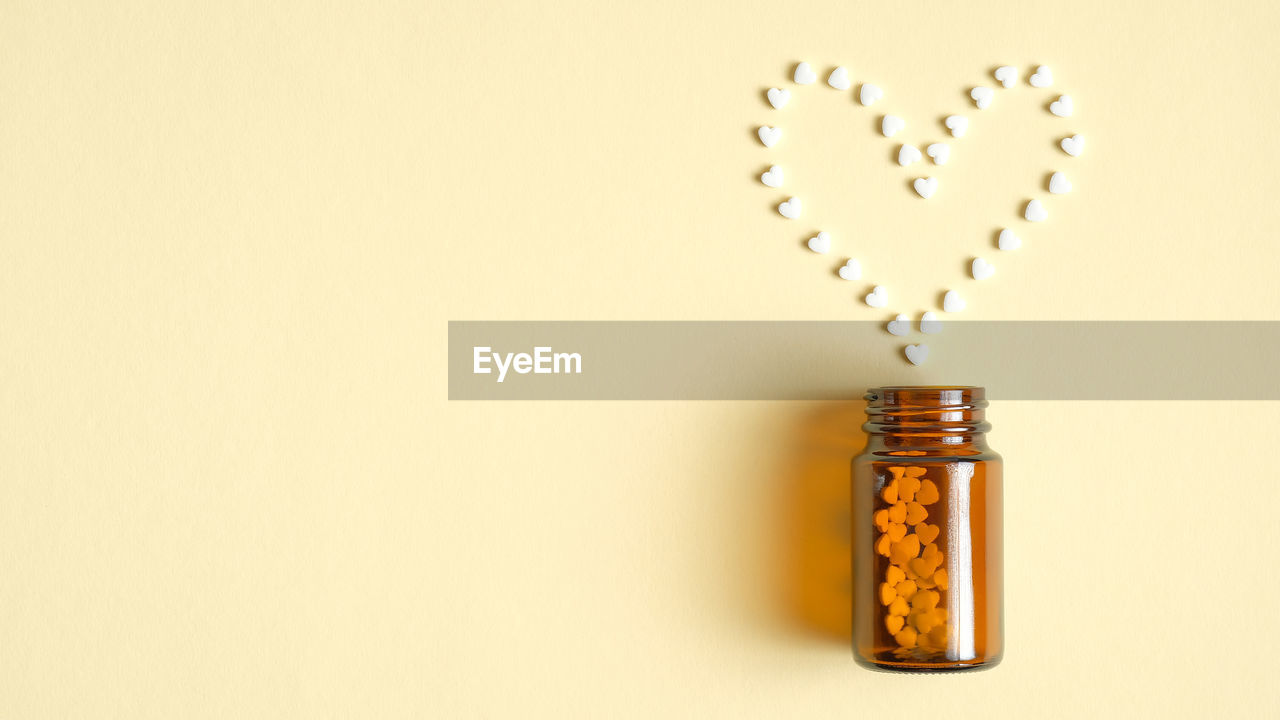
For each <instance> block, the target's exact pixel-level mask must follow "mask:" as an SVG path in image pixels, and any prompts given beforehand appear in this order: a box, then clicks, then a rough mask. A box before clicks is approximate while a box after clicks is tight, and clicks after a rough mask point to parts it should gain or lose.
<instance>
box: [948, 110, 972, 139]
mask: <svg viewBox="0 0 1280 720" xmlns="http://www.w3.org/2000/svg"><path fill="white" fill-rule="evenodd" d="M943 124H944V125H946V126H947V129H948V130H950V131H951V137H964V134H965V132H966V131H968V130H969V118H967V117H964V116H963V115H948V116H947V119H946V120H945V121H943Z"/></svg>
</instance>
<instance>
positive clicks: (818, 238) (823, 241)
mask: <svg viewBox="0 0 1280 720" xmlns="http://www.w3.org/2000/svg"><path fill="white" fill-rule="evenodd" d="M809 249H810V250H812V251H814V252H816V253H818V254H822V253H825V252H826V251H828V250H830V249H831V236H830V235H828V234H826V233H825V232H820V233H818V234H817V235H814V236H813V237H811V238H809Z"/></svg>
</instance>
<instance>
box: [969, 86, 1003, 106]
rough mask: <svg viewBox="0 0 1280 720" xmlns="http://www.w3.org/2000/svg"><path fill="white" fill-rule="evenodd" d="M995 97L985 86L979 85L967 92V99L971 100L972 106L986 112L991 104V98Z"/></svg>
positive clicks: (992, 91) (993, 91) (994, 92)
mask: <svg viewBox="0 0 1280 720" xmlns="http://www.w3.org/2000/svg"><path fill="white" fill-rule="evenodd" d="M995 96H996V91H995V90H992V89H991V88H989V87H987V86H985V85H979V86H978V87H976V88H974V89H972V90H970V91H969V97H971V98H973V104H974V105H977V106H978V109H979V110H986V109H987V106H988V105H990V104H991V98H993V97H995Z"/></svg>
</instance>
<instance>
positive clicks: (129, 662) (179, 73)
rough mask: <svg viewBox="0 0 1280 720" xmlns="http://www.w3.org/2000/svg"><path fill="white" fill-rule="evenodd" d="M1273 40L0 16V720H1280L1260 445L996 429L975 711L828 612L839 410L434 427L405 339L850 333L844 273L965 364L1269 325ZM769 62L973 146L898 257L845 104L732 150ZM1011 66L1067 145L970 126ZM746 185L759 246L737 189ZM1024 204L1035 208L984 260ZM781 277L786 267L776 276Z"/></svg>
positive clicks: (1083, 424) (580, 408)
mask: <svg viewBox="0 0 1280 720" xmlns="http://www.w3.org/2000/svg"><path fill="white" fill-rule="evenodd" d="M1277 26H1280V10H1277V6H1276V5H1274V4H1271V3H1262V2H1221V3H1212V4H1208V5H1206V4H1197V3H1156V2H1147V3H1119V2H1098V1H1094V0H1081V1H1080V2H1070V3H1028V2H1018V3H1014V2H1005V3H998V2H982V1H975V2H966V3H941V2H927V3H926V2H895V3H889V2H878V3H866V2H857V3H855V2H770V3H699V2H645V3H626V4H622V3H598V2H595V3H592V2H560V3H555V4H551V3H523V4H496V3H473V2H456V3H442V2H438V1H436V2H425V3H423V2H419V3H410V2H405V3H391V2H381V3H342V2H337V3H307V2H292V3H286V2H266V3H263V2H224V3H167V2H151V3H147V2H121V3H91V2H83V3H56V2H48V1H44V2H6V3H4V6H3V8H0V351H2V352H0V402H2V403H3V405H2V406H0V408H2V410H3V412H0V548H2V549H3V550H2V553H0V558H2V565H0V717H4V718H37V717H84V718H100V717H129V718H146V717H155V718H173V717H192V718H194V717H307V718H309V717H378V718H382V717H762V718H780V717H887V716H890V715H899V714H917V713H931V714H932V713H940V712H942V713H945V714H947V715H948V716H950V717H979V716H982V717H1028V716H1037V717H1070V718H1074V717H1082V716H1093V715H1100V716H1111V717H1135V716H1136V717H1142V716H1153V715H1155V714H1157V713H1160V714H1163V715H1165V716H1185V717H1205V716H1209V715H1214V716H1240V715H1243V714H1244V713H1248V712H1253V713H1260V714H1268V713H1271V714H1274V713H1275V712H1276V711H1277V700H1276V696H1275V693H1274V691H1273V678H1272V672H1271V669H1270V666H1269V663H1268V661H1269V659H1270V657H1271V655H1272V653H1273V650H1274V648H1275V647H1276V646H1277V643H1280V632H1278V631H1280V620H1278V619H1277V615H1276V613H1275V611H1274V606H1275V597H1276V593H1277V592H1278V591H1280V581H1278V580H1277V576H1276V572H1275V567H1276V566H1277V563H1278V562H1280V553H1278V552H1277V549H1276V543H1277V540H1278V538H1277V530H1276V524H1275V523H1274V521H1273V520H1274V514H1275V511H1276V510H1277V507H1278V504H1280V490H1277V485H1276V483H1275V481H1274V478H1273V473H1272V472H1271V467H1270V466H1269V464H1268V461H1269V460H1270V459H1271V456H1272V455H1273V453H1271V452H1269V448H1271V447H1273V446H1274V435H1275V432H1274V417H1275V412H1276V406H1275V404H1273V403H1271V404H1269V403H1256V404H1251V403H1172V402H1170V403H1123V402H1092V403H1065V402H1064V403H1052V402H1043V403H1010V402H999V401H998V400H997V402H996V403H994V404H993V406H992V409H991V418H992V420H993V422H994V423H995V431H994V432H993V433H992V436H991V440H992V443H993V445H994V446H995V447H996V448H997V449H998V450H1000V451H1001V452H1002V453H1003V454H1004V456H1005V459H1006V462H1007V469H1006V476H1007V478H1008V485H1007V491H1006V512H1007V527H1006V550H1007V583H1006V585H1007V587H1006V591H1007V598H1006V599H1007V611H1006V621H1007V640H1008V650H1007V654H1006V659H1005V661H1004V663H1003V664H1002V665H1001V666H1000V667H999V668H997V669H995V670H993V671H991V672H986V673H979V674H969V675H960V676H948V677H932V678H920V677H901V676H891V675H886V674H877V673H871V672H867V671H865V670H861V669H859V668H857V667H856V666H855V665H854V664H853V662H852V659H851V655H850V651H849V649H848V647H847V643H846V642H845V641H844V640H842V638H841V633H842V629H841V628H840V627H839V625H840V620H839V615H840V613H838V612H837V613H834V614H833V611H832V607H837V608H838V604H837V605H835V606H833V605H832V601H831V598H832V597H835V596H836V594H837V593H838V588H839V586H840V583H841V582H842V578H841V575H840V573H841V568H840V566H839V563H838V562H833V560H834V559H838V557H839V552H840V550H839V542H838V536H839V531H838V524H839V518H838V514H839V510H840V507H841V504H842V494H847V490H844V489H843V487H844V486H843V483H844V478H843V475H842V473H843V467H844V463H845V462H846V461H847V458H848V457H849V456H850V455H851V454H853V453H854V452H856V451H857V450H858V448H859V447H860V445H861V436H860V434H859V433H858V432H857V430H856V427H857V423H858V422H860V410H861V409H860V406H859V405H858V404H857V403H847V404H845V403H827V404H823V403H569V404H557V403H527V404H516V403H512V404H502V403H452V404H451V403H449V402H448V401H447V399H446V375H445V361H446V342H445V339H446V322H447V321H448V320H451V319H452V320H460V319H686V318H690V319H693V318H696V319H845V318H853V319H875V318H878V317H881V316H880V315H878V314H875V313H873V311H870V310H868V309H867V308H865V307H863V306H861V305H860V303H859V302H858V301H857V294H859V292H860V291H863V290H862V286H861V285H860V284H858V285H852V286H851V285H850V284H847V283H841V281H839V280H837V279H836V278H835V277H834V276H833V275H832V272H833V270H834V267H835V263H836V258H835V255H841V254H845V253H848V252H849V251H850V250H856V252H857V253H858V254H859V255H860V256H861V257H863V259H864V263H865V264H866V265H867V270H868V278H869V279H874V278H881V277H883V278H884V280H883V282H884V284H885V285H886V286H887V287H888V289H889V290H890V292H891V297H892V298H893V299H894V302H893V303H891V306H890V309H895V308H900V309H902V310H903V311H908V312H916V311H919V310H923V309H926V308H928V307H930V306H931V305H932V304H933V303H935V302H936V294H937V291H938V289H940V288H944V287H949V286H950V287H958V288H962V289H963V290H964V291H965V293H966V295H967V296H968V297H969V298H970V310H969V311H968V315H967V316H968V317H971V318H1070V319H1100V318H1110V317H1116V318H1127V319H1178V318H1196V319H1233V318H1250V319H1273V320H1274V319H1280V317H1278V315H1280V312H1278V310H1280V290H1277V283H1276V282H1275V278H1274V273H1275V270H1274V269H1275V267H1276V266H1277V263H1278V261H1280V249H1277V245H1276V241H1275V238H1276V237H1277V235H1278V234H1280V214H1278V213H1277V211H1276V203H1275V194H1276V190H1277V182H1276V180H1275V173H1276V167H1275V160H1276V158H1277V157H1280V135H1278V134H1277V133H1276V132H1275V130H1274V127H1273V125H1274V118H1275V117H1276V114H1277V112H1280V63H1277V59H1278V58H1277V55H1276V51H1275V49H1274V48H1275V40H1274V36H1273V31H1274V28H1275V27H1277ZM801 59H805V60H809V61H810V62H812V63H814V65H815V67H816V69H817V70H818V71H819V73H821V75H822V76H823V78H825V75H826V71H827V70H829V69H830V67H831V66H833V65H834V64H837V63H843V64H846V65H847V66H848V67H849V68H850V70H851V74H852V76H853V78H854V82H855V83H857V82H860V81H862V80H864V79H873V80H874V81H876V82H878V83H879V84H881V85H882V86H883V87H884V88H885V90H886V99H885V100H884V101H882V103H881V105H880V106H878V107H877V108H875V109H876V110H885V109H889V108H893V109H894V110H897V111H900V113H901V114H902V115H903V116H904V117H905V118H906V120H907V122H908V133H907V136H908V137H910V138H911V139H914V140H929V139H939V138H940V137H941V132H940V128H939V126H938V124H937V121H938V118H939V117H940V116H941V115H943V114H946V113H948V112H956V111H964V112H966V114H968V115H969V116H970V117H972V118H973V121H974V126H973V129H972V130H971V131H970V135H969V136H968V137H966V138H965V139H964V140H963V141H959V142H955V143H953V146H954V152H953V158H952V161H951V164H950V165H948V166H946V167H945V168H942V169H940V170H938V174H939V177H940V178H942V179H943V185H942V189H941V190H940V191H939V194H938V195H937V196H936V197H935V198H934V199H933V200H930V201H929V204H928V205H927V206H925V205H922V204H921V201H918V200H916V199H915V198H913V197H911V196H910V194H909V193H908V192H907V191H906V188H905V181H906V179H907V178H909V177H910V175H909V174H907V173H906V172H905V171H902V170H900V169H899V168H897V167H896V165H894V164H892V163H891V162H890V151H891V145H890V143H889V142H888V141H886V140H884V139H883V138H879V137H877V136H876V135H875V134H874V133H873V132H872V126H873V124H874V122H875V119H874V118H875V117H877V114H876V113H872V112H871V111H869V110H866V109H863V108H860V107H858V106H856V105H855V104H853V103H851V102H849V101H848V100H849V97H850V96H851V93H845V94H841V93H836V92H835V91H833V90H831V89H829V88H827V87H826V86H825V85H815V86H812V87H808V88H804V89H802V90H801V91H799V92H797V94H796V96H795V99H793V101H792V105H791V106H788V108H787V109H785V110H783V111H781V112H779V111H774V110H772V109H770V108H769V107H768V106H767V105H766V104H765V102H764V99H763V91H764V90H765V89H766V88H768V87H770V86H775V85H779V86H785V85H789V83H788V77H789V73H790V69H791V67H792V66H793V64H794V63H795V62H796V61H798V60H801ZM1006 62H1007V63H1014V64H1017V65H1018V66H1019V67H1021V68H1023V69H1024V75H1025V69H1026V68H1027V67H1028V66H1030V65H1031V64H1034V63H1046V64H1050V65H1051V66H1052V67H1053V68H1054V70H1055V75H1056V78H1057V84H1056V85H1055V87H1057V88H1062V89H1063V90H1065V91H1067V92H1070V93H1071V94H1072V95H1073V96H1074V97H1075V99H1076V107H1077V114H1076V117H1074V118H1072V119H1071V120H1069V121H1067V120H1057V119H1055V118H1052V117H1050V116H1048V115H1047V113H1044V112H1043V111H1042V110H1040V109H1039V107H1038V103H1039V102H1041V99H1042V98H1043V96H1042V94H1040V93H1038V92H1037V91H1034V90H1032V89H1031V88H1028V87H1026V86H1025V85H1022V86H1020V88H1019V89H1018V90H1016V91H1014V90H1009V91H1003V90H1001V91H999V93H998V95H997V98H996V100H995V103H994V105H993V107H992V109H991V110H989V111H987V112H986V113H983V114H981V115H980V114H979V113H978V112H977V111H975V110H972V109H971V108H970V107H969V105H968V102H967V100H966V99H965V97H964V91H965V89H966V88H967V87H969V86H971V85H973V84H977V83H983V82H985V83H987V84H990V83H992V82H993V81H992V80H991V78H990V76H989V71H990V69H991V68H993V67H994V66H995V65H998V64H1001V63H1006ZM779 118H785V122H783V121H782V120H778V122H779V124H783V125H784V127H786V128H787V129H788V130H790V132H788V134H787V135H786V136H785V137H784V140H783V142H782V143H781V144H780V145H779V146H778V147H777V148H775V150H776V153H772V151H768V150H765V149H764V148H762V147H761V146H760V145H759V143H758V142H757V141H756V140H755V139H754V135H753V133H754V128H755V127H756V126H758V125H759V124H762V123H767V122H769V123H771V122H774V121H775V120H776V119H779ZM1068 126H1069V131H1072V132H1080V133H1082V134H1084V135H1086V136H1087V138H1088V147H1087V150H1086V152H1085V154H1084V155H1082V156H1081V157H1079V158H1075V159H1072V158H1066V157H1065V156H1063V155H1062V154H1061V153H1059V152H1057V151H1056V150H1055V149H1054V147H1053V144H1052V142H1053V140H1055V139H1056V137H1059V136H1060V133H1059V130H1064V131H1065V130H1067V129H1068ZM917 130H918V131H919V133H918V134H914V133H915V132H916V131H917ZM776 158H782V159H784V161H785V163H786V167H787V169H788V173H789V180H788V186H787V188H786V189H785V192H787V193H795V194H796V195H800V196H802V197H804V198H805V201H806V203H807V204H808V207H807V210H806V216H805V218H804V219H803V220H802V221H800V222H796V223H787V222H786V221H784V220H782V219H781V218H779V217H778V216H777V215H776V213H775V212H774V211H773V210H772V205H773V204H775V203H776V202H778V201H780V200H781V199H783V197H785V196H784V195H782V193H780V192H775V191H772V190H769V189H768V188H764V187H762V186H761V185H760V184H759V183H758V181H756V179H755V178H756V176H757V175H758V173H759V172H760V171H762V170H763V169H764V166H766V165H767V163H768V162H770V160H771V159H776ZM1051 169H1063V170H1065V171H1068V172H1069V173H1070V175H1071V177H1072V180H1073V181H1074V182H1075V185H1076V190H1075V192H1074V193H1072V194H1071V195H1069V196H1066V197H1063V198H1057V197H1055V198H1053V199H1052V200H1051V201H1050V202H1051V205H1050V211H1051V213H1052V215H1051V218H1050V222H1048V223H1045V224H1043V225H1042V226H1036V227H1034V228H1030V227H1028V226H1026V224H1025V223H1022V224H1021V225H1019V227H1022V228H1026V229H1027V231H1026V233H1025V234H1024V237H1025V238H1026V246H1025V247H1024V248H1023V250H1021V251H1019V252H1018V253H1016V254H1013V255H1010V254H1007V253H1005V254H999V255H998V256H997V253H996V251H994V250H993V249H992V248H991V233H992V231H993V230H994V229H995V228H997V227H999V226H1000V225H1001V224H1003V223H1006V222H1016V217H1015V214H1016V213H1017V212H1018V210H1019V209H1020V203H1021V202H1023V201H1024V200H1025V199H1026V198H1028V197H1033V196H1040V197H1043V196H1044V195H1045V193H1044V192H1043V191H1042V190H1039V184H1040V183H1042V182H1043V177H1044V173H1045V172H1046V171H1048V170H1051ZM926 208H927V209H926ZM820 225H822V226H825V227H829V228H830V229H831V231H832V232H833V234H834V235H835V236H836V239H837V249H836V250H834V251H833V255H832V256H831V257H828V258H821V257H818V256H815V255H813V254H811V253H808V252H807V251H805V250H802V249H801V248H800V243H801V241H802V240H803V238H804V237H805V234H806V233H810V232H811V231H812V230H814V229H816V228H817V227H819V226H820ZM1032 230H1034V232H1032ZM845 248H848V249H849V250H846V249H845ZM979 253H981V254H983V255H985V256H987V257H989V258H990V259H992V260H993V261H994V262H996V263H997V265H998V268H999V270H998V273H997V275H996V277H995V278H994V279H992V280H990V281H987V282H985V283H984V284H983V285H982V286H980V287H978V286H976V284H975V283H974V282H973V281H972V280H966V279H965V277H964V269H965V267H964V261H965V260H966V259H967V258H968V257H970V256H972V255H974V254H979ZM877 281H879V280H877ZM889 340H890V339H889V338H888V337H887V336H886V342H885V346H884V347H883V348H869V349H868V352H872V353H877V354H879V355H881V356H883V357H884V363H885V365H884V367H885V368H886V370H888V369H900V368H901V366H900V363H901V359H900V357H899V356H898V355H897V354H896V350H895V349H894V346H893V344H892V343H890V342H889ZM1175 351H1176V349H1175ZM1152 361H1153V362H1159V358H1153V359H1152ZM851 380H855V381H857V382H859V383H864V384H874V383H876V382H879V381H880V380H881V379H880V378H877V377H867V378H851ZM957 381H961V382H962V381H963V379H961V378H957ZM845 496H847V495H845Z"/></svg>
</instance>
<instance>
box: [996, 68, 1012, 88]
mask: <svg viewBox="0 0 1280 720" xmlns="http://www.w3.org/2000/svg"><path fill="white" fill-rule="evenodd" d="M993 74H994V75H995V76H996V80H999V81H1000V84H1001V85H1003V86H1005V87H1007V88H1011V87H1013V85H1014V83H1016V82H1018V68H1016V67H1014V66H1012V65H1001V66H1000V67H998V68H996V71H995V73H993Z"/></svg>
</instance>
